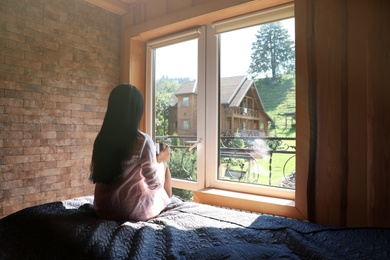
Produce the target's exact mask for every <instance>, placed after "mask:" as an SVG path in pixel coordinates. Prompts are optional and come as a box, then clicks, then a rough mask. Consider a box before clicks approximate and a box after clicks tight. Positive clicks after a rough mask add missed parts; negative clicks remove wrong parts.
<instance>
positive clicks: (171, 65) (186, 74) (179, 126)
mask: <svg viewBox="0 0 390 260" xmlns="http://www.w3.org/2000/svg"><path fill="white" fill-rule="evenodd" d="M203 30H204V29H202V28H199V29H193V30H189V31H185V32H181V33H178V34H176V35H172V36H167V37H163V38H160V39H156V40H152V41H149V42H148V44H147V47H148V50H147V56H148V58H147V67H148V68H149V69H148V71H149V74H148V75H149V76H148V77H147V85H148V86H149V90H150V91H148V93H149V95H147V97H146V98H147V102H146V103H147V104H151V105H152V106H151V107H148V108H145V110H146V111H147V112H146V122H147V131H148V132H150V133H152V134H153V135H152V136H153V138H154V139H155V141H157V142H166V143H168V144H169V145H170V146H171V150H172V153H171V160H170V161H169V167H170V170H171V174H172V178H173V180H172V185H173V187H174V188H176V189H177V190H176V191H178V192H179V193H180V194H176V195H180V196H182V197H183V196H184V198H185V199H190V197H189V196H191V194H188V190H198V189H199V188H200V184H199V183H201V182H202V180H203V179H204V161H205V159H204V154H203V153H202V149H199V148H198V149H195V148H197V147H196V146H197V144H198V143H200V142H201V139H202V137H203V136H204V129H205V128H204V124H205V123H204V117H199V116H198V114H199V113H200V114H202V113H204V111H205V105H204V102H205V101H204V94H203V93H204V92H203V89H204V83H203V78H204V76H203V73H200V72H199V71H198V67H199V66H200V65H202V67H204V65H203V64H204V62H203V61H202V60H203V59H204V54H203V53H202V52H201V51H199V50H200V45H201V43H202V42H203V38H202V37H204V33H203ZM199 86H200V87H199ZM194 95H195V96H196V97H194ZM200 97H201V98H200ZM190 98H191V106H190ZM186 191H187V192H186ZM174 192H175V191H174Z"/></svg>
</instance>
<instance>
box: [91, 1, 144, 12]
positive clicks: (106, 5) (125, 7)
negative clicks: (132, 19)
mask: <svg viewBox="0 0 390 260" xmlns="http://www.w3.org/2000/svg"><path fill="white" fill-rule="evenodd" d="M84 1H86V2H88V3H91V4H93V5H96V6H99V7H100V8H103V9H105V10H107V11H109V12H112V13H114V14H117V15H124V14H126V13H127V12H128V11H129V8H130V7H131V6H133V5H134V4H136V3H137V2H145V1H146V0H84Z"/></svg>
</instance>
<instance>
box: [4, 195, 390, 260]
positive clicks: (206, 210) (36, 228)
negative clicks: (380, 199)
mask: <svg viewBox="0 0 390 260" xmlns="http://www.w3.org/2000/svg"><path fill="white" fill-rule="evenodd" d="M92 202H93V197H82V198H76V199H72V200H67V201H62V202H54V203H47V204H43V205H39V206H35V207H30V208H26V209H23V210H21V211H19V212H16V213H14V214H12V215H9V216H7V217H5V218H3V219H1V220H0V259H280V258H284V259H390V229H380V228H338V227H327V226H321V225H316V224H312V223H308V222H303V221H298V220H293V219H288V218H282V217H274V216H267V215H260V214H254V213H249V212H243V211H238V210H231V209H226V208H220V207H214V206H209V205H203V204H198V203H194V202H183V201H181V200H179V199H174V200H173V203H172V204H170V205H169V207H168V208H167V209H166V210H165V211H164V212H162V213H161V214H160V215H159V216H158V217H157V218H155V219H152V220H149V221H146V222H116V221H107V220H102V219H99V218H97V217H96V215H95V213H94V211H93V208H92Z"/></svg>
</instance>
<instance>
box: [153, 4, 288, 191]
mask: <svg viewBox="0 0 390 260" xmlns="http://www.w3.org/2000/svg"><path fill="white" fill-rule="evenodd" d="M270 13H271V14H270ZM292 16H293V6H291V5H288V6H283V7H282V8H276V9H275V10H272V11H269V10H267V12H260V13H258V14H251V15H249V16H243V17H239V18H234V19H231V20H224V21H221V22H215V23H213V24H209V25H206V26H204V27H201V28H198V29H195V30H190V31H188V32H181V33H179V34H177V35H171V36H167V37H164V38H160V39H156V40H153V41H150V42H148V57H149V58H148V60H147V61H148V68H149V70H150V73H149V75H150V76H149V77H148V78H147V82H148V85H149V86H150V88H151V90H152V91H150V93H151V95H150V97H149V98H150V100H151V101H152V102H151V103H150V104H153V106H154V109H151V111H153V113H148V115H149V116H150V120H148V119H147V120H146V121H147V122H152V125H151V126H150V128H149V129H150V131H151V132H152V133H153V134H154V138H155V139H156V140H160V139H161V140H162V141H166V142H170V144H171V146H172V147H173V149H174V150H176V151H177V153H176V154H174V156H176V157H175V158H173V157H174V156H172V157H171V158H172V159H171V162H170V167H171V172H172V176H173V177H174V181H173V186H174V187H175V188H180V189H184V190H185V189H189V190H199V189H202V188H206V187H214V188H220V189H226V190H231V191H241V192H242V191H245V192H247V193H252V194H259V195H270V196H274V195H275V194H277V195H276V196H277V197H282V198H288V199H293V198H294V194H295V193H294V187H293V186H287V185H284V186H283V185H282V184H281V183H283V181H285V180H287V179H288V178H291V179H288V180H289V182H290V183H293V174H295V173H294V169H295V158H294V155H295V151H293V150H291V149H293V148H292V147H295V132H293V133H290V135H289V136H288V138H286V141H287V142H286V143H283V142H282V141H284V140H281V138H280V135H281V134H282V132H277V130H278V131H279V130H280V129H281V128H282V127H283V130H284V131H285V133H283V134H286V135H287V132H289V131H290V130H291V131H294V129H290V128H289V125H288V124H284V121H283V120H282V118H281V117H283V116H281V115H280V114H294V113H295V103H294V102H295V78H294V77H295V74H294V66H293V65H294V64H295V61H294V60H292V59H290V58H291V57H292V56H294V53H291V51H290V52H288V53H283V54H281V55H282V56H283V55H284V61H285V64H284V65H283V66H281V67H273V65H274V64H266V63H264V64H255V65H253V68H252V67H251V57H252V56H254V55H255V54H256V55H259V57H263V58H262V59H265V58H264V57H266V55H265V54H261V53H260V54H257V53H253V55H252V53H251V52H252V51H253V52H254V51H255V49H254V47H253V46H254V45H253V44H254V43H255V42H256V39H257V35H260V34H261V31H262V28H264V27H270V28H271V32H273V33H274V34H272V35H271V36H272V37H273V36H275V32H276V31H277V30H280V25H281V24H282V25H283V26H286V27H287V26H288V28H287V29H286V28H285V30H282V31H283V32H286V30H287V31H288V30H290V29H292V28H294V19H293V18H291V17H292ZM283 28H284V27H283ZM267 29H269V28H267ZM272 30H273V31H272ZM288 33H289V35H292V36H294V32H291V31H288ZM244 35H245V37H244ZM271 36H270V37H271ZM245 39H248V40H245ZM293 40H294V37H293V38H292V39H291V41H293ZM286 43H288V42H287V41H286ZM261 44H265V43H261V41H260V43H258V45H259V46H261ZM290 45H292V48H293V44H290ZM252 47H253V48H252ZM290 47H291V46H290ZM180 50H183V51H182V52H180V54H178V53H179V51H180ZM206 50H207V55H205V53H206ZM237 50H240V51H237ZM281 52H283V50H281ZM185 55H193V56H192V58H189V57H186V56H185ZM261 55H263V56H261ZM194 57H195V58H194ZM287 57H289V58H287ZM193 58H194V59H193ZM191 59H192V60H191ZM258 59H261V58H257V60H258ZM238 61H240V62H238ZM241 61H246V62H247V63H246V64H243V63H242V62H241ZM168 62H171V63H172V64H175V66H177V67H174V66H173V65H171V64H168ZM185 62H188V63H187V64H184V63H185ZM194 64H196V66H195V68H194ZM206 64H207V69H206ZM232 65H236V66H232ZM267 66H268V67H270V68H268V67H267ZM167 68H170V69H171V71H170V72H162V71H163V70H164V69H167ZM183 68H194V69H193V70H192V72H187V71H183ZM256 68H257V69H258V70H255V69H256ZM267 68H268V69H267ZM173 72H175V73H178V74H174V73H173ZM276 73H279V74H276ZM164 81H165V82H164ZM167 82H169V84H170V86H171V88H170V90H169V91H165V92H164V91H162V90H163V89H165V90H167V89H169V87H168V86H167V84H168V83H167ZM275 82H277V83H278V84H279V83H280V82H282V83H280V84H282V85H283V87H285V88H286V89H288V90H289V91H284V92H283V94H280V93H276V91H274V92H275V93H272V92H273V89H272V87H273V86H275V84H276V83H275ZM267 84H268V85H267ZM280 84H279V85H280ZM206 89H207V95H206ZM270 89H271V90H272V91H270ZM188 95H191V99H192V97H194V98H195V99H194V102H193V101H192V100H191V106H190V104H189V103H190V102H189V96H188ZM271 96H274V97H276V98H275V99H276V101H271V98H270V97H271ZM282 96H283V97H285V96H288V97H289V98H290V99H289V100H290V101H291V100H293V101H294V102H290V103H288V104H285V103H284V102H280V99H281V97H282ZM163 98H165V100H169V107H168V108H167V109H166V110H164V107H163V106H161V104H160V103H159V102H160V99H163ZM180 98H181V100H182V108H181V106H180V104H179V102H178V100H180ZM283 101H285V98H283ZM162 103H163V104H168V102H165V103H164V102H162ZM278 107H279V109H276V108H278ZM280 107H281V108H280ZM286 107H288V108H289V109H291V110H286ZM180 110H181V111H180ZM164 111H168V112H167V113H165V114H164ZM271 112H272V113H271ZM184 114H185V116H186V118H183V116H184ZM188 118H190V119H188ZM190 121H191V125H190ZM170 122H172V123H170ZM173 122H182V127H177V128H176V129H175V127H173V129H170V128H169V127H166V128H165V126H166V125H173V126H174V123H173ZM192 124H194V125H192ZM269 126H270V127H269ZM276 128H278V129H277V130H276ZM279 128H280V129H279ZM180 131H182V132H180ZM286 147H288V149H290V148H291V149H290V150H288V151H285V152H282V149H284V148H286ZM279 153H280V154H284V155H285V156H284V157H283V158H282V159H276V154H279ZM254 154H255V155H254ZM270 157H271V158H270ZM206 158H207V159H206ZM276 161H280V162H282V163H280V164H279V165H277V166H275V165H276V164H275V162H276ZM206 162H207V163H206ZM271 162H272V163H274V164H273V165H272V166H270V163H271ZM283 162H285V163H283ZM287 164H288V165H287ZM183 169H184V170H183ZM270 169H271V170H270ZM206 173H207V174H206ZM286 173H287V174H286ZM290 175H291V176H290ZM287 177H288V178H287ZM275 187H277V188H278V190H275Z"/></svg>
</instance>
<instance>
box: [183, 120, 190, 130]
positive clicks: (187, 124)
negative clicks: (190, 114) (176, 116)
mask: <svg viewBox="0 0 390 260" xmlns="http://www.w3.org/2000/svg"><path fill="white" fill-rule="evenodd" d="M189 128H190V123H189V122H188V120H183V130H188V129H189Z"/></svg>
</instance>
